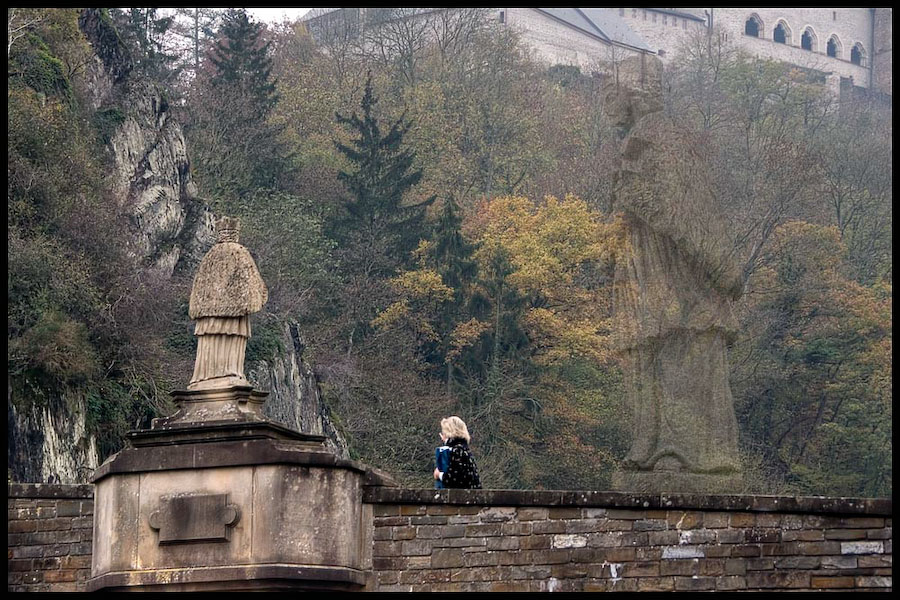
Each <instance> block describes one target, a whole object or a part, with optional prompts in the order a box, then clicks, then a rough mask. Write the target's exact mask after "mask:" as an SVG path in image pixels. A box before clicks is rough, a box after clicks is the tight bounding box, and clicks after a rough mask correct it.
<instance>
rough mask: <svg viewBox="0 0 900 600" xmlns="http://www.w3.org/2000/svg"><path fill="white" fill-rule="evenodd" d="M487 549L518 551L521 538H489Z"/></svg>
mask: <svg viewBox="0 0 900 600" xmlns="http://www.w3.org/2000/svg"><path fill="white" fill-rule="evenodd" d="M487 549H488V550H489V551H492V550H518V549H519V538H518V537H515V536H501V537H492V538H487Z"/></svg>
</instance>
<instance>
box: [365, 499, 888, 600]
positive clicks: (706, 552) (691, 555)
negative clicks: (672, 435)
mask: <svg viewBox="0 0 900 600" xmlns="http://www.w3.org/2000/svg"><path fill="white" fill-rule="evenodd" d="M365 500H366V501H367V502H371V503H372V504H373V509H374V524H373V526H374V533H373V539H374V545H373V566H374V569H375V581H376V584H375V589H377V590H379V591H556V590H559V591H620V590H622V591H626V590H627V591H641V590H647V591H650V590H766V589H791V590H820V589H856V590H860V589H868V590H889V589H890V588H891V586H892V533H891V506H892V505H891V501H890V500H853V499H840V498H838V499H835V498H779V497H766V496H744V497H742V496H634V495H630V494H620V493H600V492H584V493H579V492H525V491H488V490H485V491H481V490H478V491H475V490H442V491H440V492H437V491H434V490H403V489H389V488H371V489H369V490H367V492H366V497H365Z"/></svg>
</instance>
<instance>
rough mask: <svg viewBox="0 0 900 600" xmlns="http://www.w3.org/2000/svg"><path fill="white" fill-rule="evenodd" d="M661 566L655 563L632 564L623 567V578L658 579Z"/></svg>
mask: <svg viewBox="0 0 900 600" xmlns="http://www.w3.org/2000/svg"><path fill="white" fill-rule="evenodd" d="M660 574H661V573H660V565H659V563H658V562H655V561H648V562H630V563H625V564H624V565H622V577H658V576H659V575H660Z"/></svg>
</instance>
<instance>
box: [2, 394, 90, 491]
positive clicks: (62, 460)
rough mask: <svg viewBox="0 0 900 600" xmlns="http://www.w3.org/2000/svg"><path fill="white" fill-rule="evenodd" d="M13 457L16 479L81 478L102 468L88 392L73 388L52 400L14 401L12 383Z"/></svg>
mask: <svg viewBox="0 0 900 600" xmlns="http://www.w3.org/2000/svg"><path fill="white" fill-rule="evenodd" d="M6 390H7V391H6V397H7V402H6V406H7V413H6V429H7V451H8V456H7V461H8V468H9V473H8V475H9V478H10V479H11V480H13V481H26V482H48V483H80V482H83V481H86V480H87V477H88V476H89V475H90V474H91V472H92V471H93V470H94V469H96V468H97V466H98V465H99V464H100V463H99V460H98V458H99V456H98V452H97V442H96V440H95V439H94V436H93V435H91V434H90V433H88V429H87V414H86V411H85V401H84V397H83V396H81V395H79V394H78V393H77V392H75V391H74V390H73V391H70V392H67V393H66V394H64V395H63V397H61V398H51V399H50V400H49V402H46V403H35V402H27V403H19V408H17V407H16V405H15V404H13V402H12V393H13V391H12V387H11V386H10V385H9V383H7V388H6Z"/></svg>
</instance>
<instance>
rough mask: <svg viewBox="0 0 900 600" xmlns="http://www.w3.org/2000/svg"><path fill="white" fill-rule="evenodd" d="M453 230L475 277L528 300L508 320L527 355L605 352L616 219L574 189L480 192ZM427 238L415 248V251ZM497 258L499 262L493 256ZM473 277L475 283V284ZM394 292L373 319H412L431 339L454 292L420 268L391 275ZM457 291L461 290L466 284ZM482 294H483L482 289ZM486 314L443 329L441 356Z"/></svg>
mask: <svg viewBox="0 0 900 600" xmlns="http://www.w3.org/2000/svg"><path fill="white" fill-rule="evenodd" d="M462 231H463V233H464V235H465V236H466V237H467V238H468V240H469V241H470V242H472V243H474V244H475V246H476V248H477V249H476V251H475V254H474V259H475V261H476V263H477V265H478V273H479V279H480V282H481V285H485V286H488V285H489V282H490V283H492V284H493V285H495V286H498V285H499V286H508V287H511V288H512V289H514V290H515V291H516V292H517V293H518V295H520V296H521V297H523V298H525V299H526V300H527V301H526V302H525V303H524V306H523V307H522V308H519V309H518V310H519V311H520V312H519V314H517V315H516V319H517V320H518V322H519V324H520V325H521V326H522V328H523V329H524V330H525V332H526V333H527V335H528V338H529V341H530V346H531V348H532V353H533V358H534V360H535V361H536V362H538V363H541V364H551V363H555V362H557V361H559V360H564V359H567V358H571V357H576V356H580V357H589V358H592V359H595V360H597V361H600V362H604V361H606V360H608V359H609V358H610V354H611V342H610V339H609V336H610V333H611V330H612V322H611V315H610V309H611V296H612V285H611V284H612V280H611V268H610V266H611V261H612V258H613V257H614V254H615V252H616V250H617V249H618V248H621V247H622V243H623V242H622V240H623V239H624V236H623V235H622V227H621V224H620V223H619V222H618V221H613V222H609V220H608V219H607V218H606V217H605V216H604V215H603V214H602V213H601V212H600V211H598V210H596V209H593V208H591V207H590V206H588V204H587V203H586V202H584V201H582V200H580V199H578V198H576V197H574V196H571V195H570V196H566V197H565V198H563V199H558V198H555V197H552V196H548V197H547V198H545V199H544V200H543V201H533V200H531V199H529V198H525V197H522V196H510V197H500V198H494V199H492V200H485V201H483V202H481V203H480V204H478V205H476V206H475V207H473V208H472V209H471V210H469V211H468V212H467V214H466V215H465V218H464V221H463V224H462ZM426 244H427V242H423V244H422V245H420V248H419V250H418V251H417V254H418V256H420V257H424V255H425V250H426V249H427V246H426ZM501 263H502V264H503V265H505V266H504V268H502V269H501V268H498V266H497V265H498V264H501ZM477 285H479V284H476V286H477ZM391 286H392V288H393V289H394V291H395V292H396V293H397V295H398V297H399V299H398V300H397V301H396V302H394V303H393V304H391V305H390V306H389V307H387V308H386V309H385V310H384V311H382V312H381V313H380V314H379V315H378V317H376V318H375V319H374V320H373V322H372V325H373V326H374V327H376V328H378V329H385V328H393V327H398V326H409V327H412V328H413V329H414V330H415V331H416V333H417V334H419V335H421V336H422V337H423V338H425V339H429V340H430V341H438V339H437V336H438V334H437V332H436V329H435V328H434V327H433V326H432V325H431V323H432V322H433V320H434V319H435V317H436V316H437V314H438V313H439V311H440V307H441V305H442V304H443V303H445V302H448V301H450V300H451V299H452V297H453V294H454V290H452V289H451V288H449V287H448V286H446V285H445V284H444V282H443V281H442V280H441V277H440V275H439V274H438V272H437V271H435V270H433V269H432V268H430V267H429V266H427V265H426V264H425V260H424V259H421V260H420V267H419V268H418V269H416V270H414V271H407V272H405V273H401V274H400V275H398V276H397V277H395V278H393V279H392V280H391ZM470 291H471V290H469V291H466V292H470ZM486 295H487V296H488V297H490V295H491V294H490V293H487V294H486ZM492 327H493V324H492V323H490V322H485V321H479V320H477V319H470V320H467V321H465V322H462V323H460V324H458V325H457V326H456V327H455V328H454V329H453V330H452V331H451V333H450V334H449V336H450V340H449V344H448V346H449V352H448V355H447V357H446V359H447V361H448V362H449V361H451V360H453V358H455V357H456V356H457V355H458V354H459V353H460V352H461V351H462V349H464V348H465V347H467V346H469V345H471V344H474V343H475V342H476V341H477V340H478V338H479V337H480V336H481V334H482V333H484V332H486V331H489V330H490V329H491V328H492Z"/></svg>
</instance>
